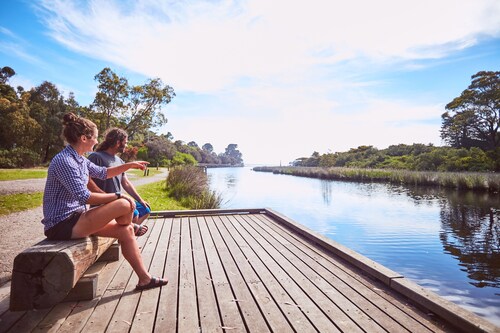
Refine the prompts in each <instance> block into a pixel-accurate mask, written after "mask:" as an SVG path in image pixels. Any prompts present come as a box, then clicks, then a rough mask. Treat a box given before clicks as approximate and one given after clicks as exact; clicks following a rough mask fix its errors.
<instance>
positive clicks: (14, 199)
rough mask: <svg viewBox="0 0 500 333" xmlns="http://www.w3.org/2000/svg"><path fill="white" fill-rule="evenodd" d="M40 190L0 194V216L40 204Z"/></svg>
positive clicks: (41, 195)
mask: <svg viewBox="0 0 500 333" xmlns="http://www.w3.org/2000/svg"><path fill="white" fill-rule="evenodd" d="M42 198H43V193H42V192H34V193H16V194H9V195H0V216H1V215H7V214H11V213H15V212H20V211H23V210H27V209H32V208H36V207H38V206H41V205H42Z"/></svg>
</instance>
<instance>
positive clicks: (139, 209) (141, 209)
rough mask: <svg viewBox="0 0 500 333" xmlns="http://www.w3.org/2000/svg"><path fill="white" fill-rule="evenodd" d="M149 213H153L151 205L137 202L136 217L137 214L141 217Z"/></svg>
mask: <svg viewBox="0 0 500 333" xmlns="http://www.w3.org/2000/svg"><path fill="white" fill-rule="evenodd" d="M149 213H151V209H149V207H145V206H143V205H141V203H140V202H138V201H136V202H135V210H134V217H136V216H137V215H139V217H143V216H144V215H146V214H149Z"/></svg>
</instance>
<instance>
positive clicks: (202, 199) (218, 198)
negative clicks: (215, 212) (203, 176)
mask: <svg viewBox="0 0 500 333" xmlns="http://www.w3.org/2000/svg"><path fill="white" fill-rule="evenodd" d="M222 201H223V199H222V195H221V194H220V193H217V192H216V191H209V190H205V191H203V193H202V194H201V195H200V196H197V197H193V196H191V197H187V198H184V199H182V200H181V202H182V204H183V205H184V206H186V207H189V208H191V209H217V208H220V206H221V205H222Z"/></svg>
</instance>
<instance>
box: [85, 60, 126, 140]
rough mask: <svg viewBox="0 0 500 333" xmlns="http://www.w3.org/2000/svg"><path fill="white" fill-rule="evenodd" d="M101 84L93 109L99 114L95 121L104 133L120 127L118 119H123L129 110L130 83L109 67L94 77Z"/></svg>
mask: <svg viewBox="0 0 500 333" xmlns="http://www.w3.org/2000/svg"><path fill="white" fill-rule="evenodd" d="M94 80H96V81H97V82H98V83H99V84H98V86H97V88H98V91H97V93H96V95H95V98H94V102H93V103H92V108H93V109H94V110H95V112H96V113H97V117H96V119H94V121H95V122H96V123H97V125H98V127H99V132H101V133H103V132H104V131H105V130H106V129H108V128H110V127H112V126H119V124H118V121H117V119H119V118H120V117H123V116H124V114H125V113H126V110H127V98H128V96H129V85H128V81H127V79H126V78H124V77H119V76H118V75H117V74H116V73H114V72H113V71H112V70H111V69H110V68H109V67H106V68H104V69H103V70H102V71H100V72H99V73H98V74H96V75H95V76H94Z"/></svg>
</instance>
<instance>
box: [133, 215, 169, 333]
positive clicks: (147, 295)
mask: <svg viewBox="0 0 500 333" xmlns="http://www.w3.org/2000/svg"><path fill="white" fill-rule="evenodd" d="M155 225H156V226H157V227H160V226H161V233H160V237H159V239H158V242H157V247H156V249H155V252H154V257H153V260H152V262H151V265H150V267H149V272H150V273H151V274H152V275H153V276H156V277H165V278H167V279H169V283H170V277H169V276H168V275H164V274H163V272H164V271H165V261H166V257H167V251H168V248H169V245H170V244H169V240H170V234H171V232H172V219H171V218H168V219H165V220H156V221H155ZM165 288H166V287H162V288H155V289H152V290H148V291H147V292H142V293H141V297H140V300H139V305H138V307H137V311H136V314H135V317H134V321H133V322H132V327H131V330H130V332H141V333H142V332H153V331H154V324H155V319H156V312H157V305H158V300H159V298H160V292H161V291H162V289H165Z"/></svg>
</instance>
